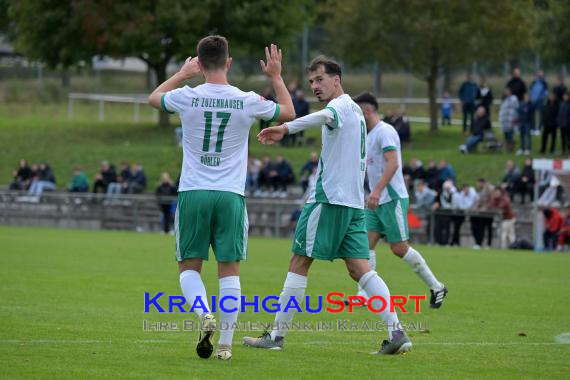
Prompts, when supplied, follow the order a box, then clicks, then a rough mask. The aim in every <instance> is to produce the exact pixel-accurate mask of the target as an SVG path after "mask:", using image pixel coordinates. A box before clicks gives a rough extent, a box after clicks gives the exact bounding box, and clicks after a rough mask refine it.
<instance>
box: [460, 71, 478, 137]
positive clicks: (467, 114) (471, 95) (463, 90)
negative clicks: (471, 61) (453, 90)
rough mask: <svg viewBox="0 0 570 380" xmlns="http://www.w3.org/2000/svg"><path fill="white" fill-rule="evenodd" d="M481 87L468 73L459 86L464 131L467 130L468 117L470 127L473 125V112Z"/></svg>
mask: <svg viewBox="0 0 570 380" xmlns="http://www.w3.org/2000/svg"><path fill="white" fill-rule="evenodd" d="M478 90H479V88H478V87H477V85H476V84H475V82H473V80H472V79H471V74H467V78H466V80H465V82H463V83H462V84H461V87H460V88H459V94H458V95H459V100H460V101H461V110H462V111H463V132H466V131H467V119H469V128H471V126H472V125H473V113H474V112H475V100H476V98H477V92H478Z"/></svg>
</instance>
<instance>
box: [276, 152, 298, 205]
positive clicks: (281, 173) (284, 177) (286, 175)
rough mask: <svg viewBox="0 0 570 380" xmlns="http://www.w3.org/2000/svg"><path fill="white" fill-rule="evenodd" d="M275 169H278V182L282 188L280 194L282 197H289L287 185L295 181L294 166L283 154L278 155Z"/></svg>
mask: <svg viewBox="0 0 570 380" xmlns="http://www.w3.org/2000/svg"><path fill="white" fill-rule="evenodd" d="M275 163H276V165H275V170H276V171H277V176H278V183H279V186H280V188H281V192H280V193H279V196H280V197H281V198H285V197H287V185H289V184H291V183H293V182H294V181H295V174H294V173H293V168H291V165H290V164H289V162H287V160H285V158H284V157H283V156H282V155H278V156H277V158H276V159H275Z"/></svg>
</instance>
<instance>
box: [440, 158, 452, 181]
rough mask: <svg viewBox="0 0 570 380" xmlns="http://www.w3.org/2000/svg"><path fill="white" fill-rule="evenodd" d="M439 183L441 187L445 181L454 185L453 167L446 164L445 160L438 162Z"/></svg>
mask: <svg viewBox="0 0 570 380" xmlns="http://www.w3.org/2000/svg"><path fill="white" fill-rule="evenodd" d="M438 169H439V183H440V184H442V185H443V183H444V182H445V181H451V182H452V183H455V170H453V166H451V164H450V163H448V162H447V161H446V160H440V161H439V165H438Z"/></svg>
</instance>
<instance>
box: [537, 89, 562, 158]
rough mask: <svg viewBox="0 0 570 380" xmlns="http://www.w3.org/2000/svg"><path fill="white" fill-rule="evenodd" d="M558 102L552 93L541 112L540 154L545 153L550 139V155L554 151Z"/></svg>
mask: <svg viewBox="0 0 570 380" xmlns="http://www.w3.org/2000/svg"><path fill="white" fill-rule="evenodd" d="M558 107H559V105H558V102H557V101H556V95H555V94H554V93H552V94H550V95H548V100H547V102H546V104H545V105H544V109H543V111H542V114H543V121H544V128H543V130H542V144H541V147H540V154H544V153H546V145H547V144H548V138H549V137H550V154H554V150H555V149H556V133H557V132H558V131H557V129H558Z"/></svg>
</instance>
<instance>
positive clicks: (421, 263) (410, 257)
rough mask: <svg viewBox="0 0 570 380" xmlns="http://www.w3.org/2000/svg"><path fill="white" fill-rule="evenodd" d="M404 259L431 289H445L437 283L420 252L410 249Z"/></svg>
mask: <svg viewBox="0 0 570 380" xmlns="http://www.w3.org/2000/svg"><path fill="white" fill-rule="evenodd" d="M402 259H404V261H405V262H407V263H408V265H409V266H410V268H412V270H413V271H414V272H416V274H417V275H418V276H420V278H421V279H422V280H423V281H424V282H425V283H426V284H427V286H429V288H430V289H433V290H440V289H442V288H443V284H442V283H441V282H439V281H437V279H436V278H435V276H434V275H433V273H432V272H431V270H430V269H429V267H428V265H427V263H426V261H425V260H424V258H423V257H422V255H421V254H420V253H419V252H418V251H416V250H415V249H413V248H412V247H410V248H409V249H408V252H406V254H405V255H404V257H402Z"/></svg>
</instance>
